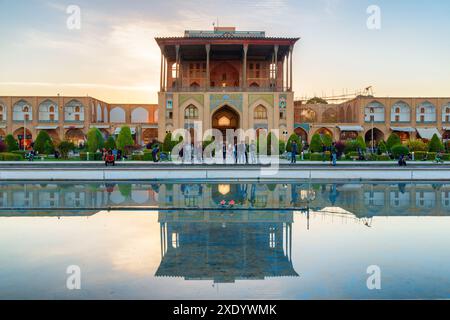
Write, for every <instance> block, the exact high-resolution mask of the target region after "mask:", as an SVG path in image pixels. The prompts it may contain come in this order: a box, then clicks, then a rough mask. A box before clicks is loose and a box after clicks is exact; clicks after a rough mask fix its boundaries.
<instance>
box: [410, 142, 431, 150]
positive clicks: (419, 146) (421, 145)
mask: <svg viewBox="0 0 450 320" xmlns="http://www.w3.org/2000/svg"><path fill="white" fill-rule="evenodd" d="M406 145H407V146H408V148H409V150H410V151H414V152H417V151H428V145H427V144H426V143H425V142H423V141H422V140H409V141H408V143H407V144H406Z"/></svg>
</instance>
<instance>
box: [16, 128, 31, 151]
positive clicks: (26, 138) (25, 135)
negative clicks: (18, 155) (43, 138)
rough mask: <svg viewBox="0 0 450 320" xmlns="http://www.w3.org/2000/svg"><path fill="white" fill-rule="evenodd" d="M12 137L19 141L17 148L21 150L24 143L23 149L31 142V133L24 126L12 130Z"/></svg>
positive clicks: (27, 147)
mask: <svg viewBox="0 0 450 320" xmlns="http://www.w3.org/2000/svg"><path fill="white" fill-rule="evenodd" d="M13 136H14V138H15V139H16V140H17V141H18V142H19V148H20V149H21V150H22V149H23V146H24V144H25V149H29V148H31V146H32V144H33V135H32V133H31V131H30V130H28V129H26V130H24V128H23V127H22V128H19V129H17V130H16V131H14V134H13Z"/></svg>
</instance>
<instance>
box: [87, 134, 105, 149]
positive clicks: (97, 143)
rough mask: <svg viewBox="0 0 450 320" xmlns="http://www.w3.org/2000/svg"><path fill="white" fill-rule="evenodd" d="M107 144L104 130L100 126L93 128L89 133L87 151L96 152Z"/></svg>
mask: <svg viewBox="0 0 450 320" xmlns="http://www.w3.org/2000/svg"><path fill="white" fill-rule="evenodd" d="M104 145H105V140H104V139H103V135H102V132H101V131H100V130H99V129H98V128H91V129H89V131H88V133H87V151H89V152H92V153H94V152H96V151H97V150H100V149H102V148H103V146H104Z"/></svg>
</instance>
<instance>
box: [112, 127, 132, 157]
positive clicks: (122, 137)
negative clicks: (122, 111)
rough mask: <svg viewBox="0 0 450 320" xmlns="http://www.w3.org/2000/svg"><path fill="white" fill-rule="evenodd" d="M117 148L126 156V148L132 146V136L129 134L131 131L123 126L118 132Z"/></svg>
mask: <svg viewBox="0 0 450 320" xmlns="http://www.w3.org/2000/svg"><path fill="white" fill-rule="evenodd" d="M116 145H117V148H118V149H119V150H120V151H122V153H123V154H126V153H127V152H128V151H129V150H127V147H129V146H133V145H134V140H133V136H132V134H131V129H130V128H129V127H127V126H123V127H122V129H121V130H120V133H119V136H118V137H117V141H116Z"/></svg>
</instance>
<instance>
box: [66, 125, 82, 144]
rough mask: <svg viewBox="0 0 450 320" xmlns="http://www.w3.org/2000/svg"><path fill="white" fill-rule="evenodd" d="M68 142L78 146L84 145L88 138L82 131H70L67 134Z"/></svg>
mask: <svg viewBox="0 0 450 320" xmlns="http://www.w3.org/2000/svg"><path fill="white" fill-rule="evenodd" d="M65 137H66V140H67V141H70V142H72V143H73V144H74V145H76V146H80V145H82V144H84V142H85V140H86V136H85V134H84V132H83V130H81V129H69V130H67V132H66V134H65Z"/></svg>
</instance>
